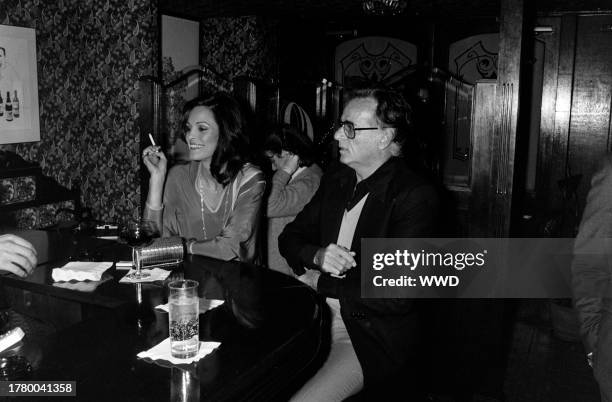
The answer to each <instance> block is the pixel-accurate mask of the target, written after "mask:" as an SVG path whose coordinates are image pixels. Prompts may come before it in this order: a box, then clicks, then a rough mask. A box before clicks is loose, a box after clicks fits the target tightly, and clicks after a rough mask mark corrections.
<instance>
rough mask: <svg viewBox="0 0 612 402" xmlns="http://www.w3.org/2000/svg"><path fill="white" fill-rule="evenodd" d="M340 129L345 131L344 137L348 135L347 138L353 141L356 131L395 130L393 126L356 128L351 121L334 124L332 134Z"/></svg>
mask: <svg viewBox="0 0 612 402" xmlns="http://www.w3.org/2000/svg"><path fill="white" fill-rule="evenodd" d="M340 127H342V129H343V130H344V135H346V138H348V139H349V140H352V139H353V138H355V134H356V133H355V132H356V131H365V130H378V129H379V128H393V127H392V126H382V127H355V124H353V123H352V122H350V121H339V122H337V123H335V124H334V126H333V127H332V129H331V133H332V134H333V133H335V132H336V131H338V129H339V128H340Z"/></svg>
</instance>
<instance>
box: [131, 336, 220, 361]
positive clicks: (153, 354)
mask: <svg viewBox="0 0 612 402" xmlns="http://www.w3.org/2000/svg"><path fill="white" fill-rule="evenodd" d="M219 345H221V343H220V342H200V349H199V350H198V354H197V355H195V356H194V357H190V358H189V359H177V358H176V357H172V354H171V353H170V338H166V339H164V340H163V341H161V342H160V343H158V344H157V345H155V346H153V347H152V348H151V349H149V350H145V351H144V352H140V353H138V354H137V355H136V356H138V357H140V358H141V359H145V358H149V359H152V360H159V359H161V360H166V361H169V362H170V363H172V364H189V363H192V362H194V361H195V362H197V361H198V360H200V359H201V358H203V357H204V356H206V355H207V354H209V353H210V352H212V351H213V350H215V349H217V348H218V347H219Z"/></svg>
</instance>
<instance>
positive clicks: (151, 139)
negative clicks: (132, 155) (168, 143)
mask: <svg viewBox="0 0 612 402" xmlns="http://www.w3.org/2000/svg"><path fill="white" fill-rule="evenodd" d="M149 140H150V141H151V145H153V146H156V145H157V144H155V140H154V139H153V136H152V135H151V133H149Z"/></svg>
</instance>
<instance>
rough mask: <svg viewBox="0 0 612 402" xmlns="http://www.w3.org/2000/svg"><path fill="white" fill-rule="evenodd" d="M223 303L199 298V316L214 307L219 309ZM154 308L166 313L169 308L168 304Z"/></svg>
mask: <svg viewBox="0 0 612 402" xmlns="http://www.w3.org/2000/svg"><path fill="white" fill-rule="evenodd" d="M223 303H225V300H217V299H205V298H200V314H203V313H205V312H207V311H208V310H212V309H214V308H215V307H219V306H220V305H222V304H223ZM155 308H156V309H158V310H163V311H165V312H166V313H167V312H168V308H169V307H168V303H166V304H160V305H159V306H155Z"/></svg>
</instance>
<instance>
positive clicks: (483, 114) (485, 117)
mask: <svg viewBox="0 0 612 402" xmlns="http://www.w3.org/2000/svg"><path fill="white" fill-rule="evenodd" d="M496 89H497V81H496V80H482V81H478V82H477V83H476V88H475V90H474V107H473V108H472V109H473V113H472V130H471V143H472V159H471V169H470V188H471V194H472V197H471V198H470V204H469V219H468V222H469V235H470V236H471V237H486V236H487V234H488V233H489V228H488V214H489V205H490V203H489V199H488V195H489V189H490V187H491V181H492V180H491V177H490V174H489V170H490V166H491V148H492V141H493V138H494V136H493V134H494V132H495V111H496V108H495V99H496Z"/></svg>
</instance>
